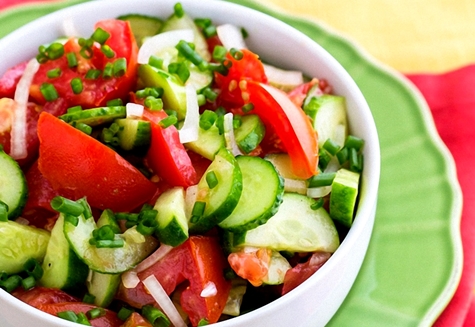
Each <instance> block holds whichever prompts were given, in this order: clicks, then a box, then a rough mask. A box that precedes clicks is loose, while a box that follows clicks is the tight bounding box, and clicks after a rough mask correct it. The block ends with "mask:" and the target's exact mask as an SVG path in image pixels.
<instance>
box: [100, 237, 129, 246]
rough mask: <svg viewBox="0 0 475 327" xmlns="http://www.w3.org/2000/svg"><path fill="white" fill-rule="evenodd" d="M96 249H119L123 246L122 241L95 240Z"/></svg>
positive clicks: (119, 239)
mask: <svg viewBox="0 0 475 327" xmlns="http://www.w3.org/2000/svg"><path fill="white" fill-rule="evenodd" d="M95 245H96V247H97V248H121V247H123V246H124V240H123V239H121V238H118V239H115V240H96V244H95Z"/></svg>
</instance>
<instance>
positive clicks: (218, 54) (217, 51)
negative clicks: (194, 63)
mask: <svg viewBox="0 0 475 327" xmlns="http://www.w3.org/2000/svg"><path fill="white" fill-rule="evenodd" d="M226 53H227V50H226V48H225V47H223V46H222V45H217V46H215V47H214V49H213V59H214V60H216V61H221V60H223V59H224V58H226Z"/></svg>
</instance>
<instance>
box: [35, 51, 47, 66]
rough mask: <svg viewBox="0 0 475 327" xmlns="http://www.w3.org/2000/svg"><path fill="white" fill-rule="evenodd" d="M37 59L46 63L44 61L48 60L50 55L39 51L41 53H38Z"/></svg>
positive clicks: (41, 62)
mask: <svg viewBox="0 0 475 327" xmlns="http://www.w3.org/2000/svg"><path fill="white" fill-rule="evenodd" d="M36 60H37V61H38V62H39V63H40V64H44V63H46V62H48V57H47V56H46V55H45V54H44V53H39V54H37V55H36Z"/></svg>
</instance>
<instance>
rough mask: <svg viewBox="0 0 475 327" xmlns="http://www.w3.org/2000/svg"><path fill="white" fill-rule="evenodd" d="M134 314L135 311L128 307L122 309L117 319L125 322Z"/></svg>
mask: <svg viewBox="0 0 475 327" xmlns="http://www.w3.org/2000/svg"><path fill="white" fill-rule="evenodd" d="M132 313H134V310H131V309H128V308H126V307H122V308H120V310H119V312H118V313H117V317H118V318H119V319H120V320H122V321H125V320H127V318H129V317H130V315H131V314H132Z"/></svg>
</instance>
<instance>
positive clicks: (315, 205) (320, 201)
mask: <svg viewBox="0 0 475 327" xmlns="http://www.w3.org/2000/svg"><path fill="white" fill-rule="evenodd" d="M324 202H325V200H324V199H323V198H320V199H318V200H315V202H313V203H312V204H311V205H310V208H311V209H312V210H317V209H320V208H321V207H323V203H324Z"/></svg>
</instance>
